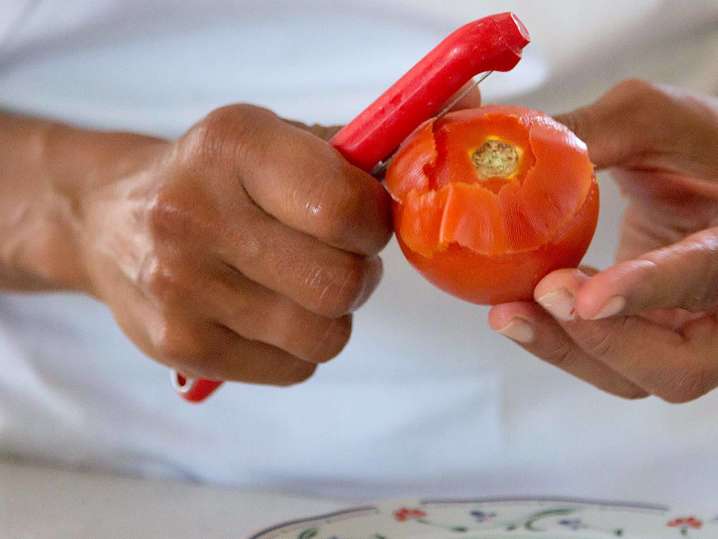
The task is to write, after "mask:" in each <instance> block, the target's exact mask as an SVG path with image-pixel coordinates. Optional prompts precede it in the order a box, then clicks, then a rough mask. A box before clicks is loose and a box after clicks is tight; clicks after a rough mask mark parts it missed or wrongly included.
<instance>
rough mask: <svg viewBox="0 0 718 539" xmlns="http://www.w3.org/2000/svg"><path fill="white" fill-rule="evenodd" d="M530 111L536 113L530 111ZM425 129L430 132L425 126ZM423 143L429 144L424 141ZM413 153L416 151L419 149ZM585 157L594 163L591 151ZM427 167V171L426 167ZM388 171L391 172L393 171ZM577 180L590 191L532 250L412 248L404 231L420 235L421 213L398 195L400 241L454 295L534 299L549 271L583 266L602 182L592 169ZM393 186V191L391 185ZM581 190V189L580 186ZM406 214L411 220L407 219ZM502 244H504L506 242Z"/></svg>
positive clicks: (482, 300) (484, 300)
mask: <svg viewBox="0 0 718 539" xmlns="http://www.w3.org/2000/svg"><path fill="white" fill-rule="evenodd" d="M510 111H511V113H512V114H514V113H515V109H510ZM531 114H537V113H535V112H534V111H531ZM422 127H423V129H424V131H426V127H425V126H422ZM422 144H423V145H424V146H426V143H425V142H424V141H422ZM556 149H557V150H558V151H561V146H560V144H559V145H558V146H556ZM584 151H585V149H584ZM412 153H413V154H414V155H416V152H412ZM398 157H400V158H401V154H398ZM550 157H551V159H550V163H551V165H552V166H555V163H558V162H560V156H556V155H552V156H550ZM585 159H586V161H587V162H589V161H588V156H587V153H586V155H585ZM589 163H590V162H589ZM399 165H400V166H399V167H397V169H396V170H399V171H405V170H411V167H410V166H407V163H400V164H399ZM462 166H463V165H462ZM422 168H423V170H424V171H426V168H425V167H422ZM576 170H577V171H578V170H579V169H576ZM580 170H581V173H580V174H579V175H585V174H586V170H587V169H585V168H581V169H580ZM444 172H446V171H444ZM389 174H391V170H390V172H389ZM564 175H565V172H564ZM388 179H389V180H391V181H392V182H393V185H394V186H396V185H398V184H399V182H400V183H401V184H402V185H407V183H406V182H407V181H408V182H413V185H421V183H422V182H421V181H420V180H419V179H417V178H414V177H407V178H397V177H396V175H394V176H393V177H391V178H388ZM577 181H581V182H588V183H587V184H586V187H587V189H588V192H587V194H586V195H585V197H584V198H583V199H582V200H581V201H580V202H581V204H580V205H579V206H578V208H577V210H576V211H575V213H574V214H573V215H570V216H569V217H570V218H569V219H567V220H566V221H565V222H563V223H562V224H561V225H560V228H559V229H558V230H556V231H555V232H554V233H552V235H551V237H550V238H548V239H547V241H544V242H539V244H538V245H536V246H535V247H533V248H521V249H518V248H517V249H514V250H512V249H506V250H505V251H504V252H497V251H496V250H494V251H485V252H477V250H474V249H471V248H469V247H466V246H464V245H460V244H458V243H449V244H448V245H444V246H443V247H441V248H438V249H436V250H435V251H434V252H428V251H427V250H426V248H425V247H424V248H422V249H416V248H414V249H412V248H411V247H410V245H409V243H408V242H407V241H406V240H407V238H411V239H410V243H411V244H412V245H416V244H417V243H416V238H413V237H411V236H406V234H402V231H407V232H410V233H412V234H417V229H416V226H415V219H417V213H412V212H411V211H407V212H405V211H404V210H405V204H404V203H402V200H399V199H397V197H396V196H395V197H394V206H393V209H394V224H395V230H396V231H397V234H396V235H397V240H398V242H399V245H400V247H401V249H402V251H403V253H404V256H405V257H406V258H407V260H408V261H409V262H410V263H411V264H412V265H413V266H414V267H415V268H416V269H417V270H418V271H419V272H420V273H421V274H422V275H423V276H424V277H425V278H426V279H427V280H429V281H430V282H431V283H433V284H434V285H436V286H437V287H439V288H440V289H442V290H444V291H446V292H448V293H450V294H453V295H455V296H457V297H459V298H462V299H464V300H466V301H470V302H472V303H478V304H497V303H505V302H510V301H522V300H531V299H532V298H533V290H534V288H535V286H536V285H537V284H538V282H539V281H540V280H541V279H542V278H543V277H544V276H545V275H546V274H548V273H550V272H551V271H553V270H556V269H560V268H565V267H575V266H576V265H578V263H579V262H580V261H581V258H583V255H584V254H585V252H586V250H587V248H588V245H589V244H590V241H591V239H592V237H593V234H594V231H595V228H596V223H597V219H598V210H599V192H598V184H597V182H596V179H595V176H594V175H593V171H592V169H591V171H590V176H589V177H588V178H585V177H582V178H578V179H577ZM424 183H426V182H424ZM389 190H390V191H392V189H391V188H390V189H389ZM576 192H579V191H578V189H576ZM436 193H437V194H438V193H440V191H438V190H437V191H436ZM403 195H404V200H405V201H409V200H410V197H409V196H408V195H407V193H403ZM443 198H444V199H445V198H446V197H445V196H444V197H443ZM436 213H437V210H433V214H434V215H432V216H429V217H427V218H424V217H423V216H422V219H424V220H425V219H429V220H430V221H431V220H434V221H435V220H436V219H437V217H435V215H436ZM444 216H445V215H444ZM406 218H408V219H410V220H411V221H410V222H405V221H404V222H403V220H404V219H406ZM419 232H421V231H419ZM404 236H406V237H404ZM424 238H425V239H426V240H427V241H430V242H434V243H436V240H435V238H434V235H433V234H425V235H424ZM420 245H423V244H420ZM502 246H504V247H505V245H503V244H502Z"/></svg>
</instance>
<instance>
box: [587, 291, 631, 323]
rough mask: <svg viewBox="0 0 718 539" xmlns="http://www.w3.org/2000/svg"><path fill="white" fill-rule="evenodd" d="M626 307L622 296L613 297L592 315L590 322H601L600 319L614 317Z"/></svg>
mask: <svg viewBox="0 0 718 539" xmlns="http://www.w3.org/2000/svg"><path fill="white" fill-rule="evenodd" d="M625 307H626V298H624V297H623V296H613V297H612V298H611V299H609V300H608V301H607V302H606V304H605V305H604V306H603V307H601V309H599V311H598V312H597V313H596V314H594V315H593V317H592V318H591V320H601V319H602V318H610V317H611V316H616V315H617V314H618V313H620V312H621V311H622V310H623V309H625Z"/></svg>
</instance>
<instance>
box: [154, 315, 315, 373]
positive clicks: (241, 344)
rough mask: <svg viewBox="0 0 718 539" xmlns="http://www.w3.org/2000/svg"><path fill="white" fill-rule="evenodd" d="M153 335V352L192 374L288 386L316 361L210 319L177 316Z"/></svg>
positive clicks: (161, 358) (310, 371) (165, 361)
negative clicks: (246, 335)
mask: <svg viewBox="0 0 718 539" xmlns="http://www.w3.org/2000/svg"><path fill="white" fill-rule="evenodd" d="M172 320H173V322H172V323H170V324H164V327H162V328H161V330H159V331H155V332H154V333H153V335H152V341H151V342H152V347H153V353H152V356H153V357H155V358H156V359H158V360H159V361H160V362H162V363H164V364H166V365H168V366H171V367H173V368H175V369H177V370H178V371H180V372H182V373H183V374H184V375H186V376H189V377H191V378H206V379H209V380H227V381H233V382H246V383H250V384H266V385H277V386H287V385H292V384H297V383H300V382H303V381H305V380H307V379H308V378H309V377H311V376H312V374H313V373H314V371H315V370H316V365H315V364H313V363H309V362H307V361H302V360H301V359H299V358H297V357H294V356H292V355H291V354H289V353H287V352H285V351H284V350H280V349H278V348H276V347H274V346H270V345H268V344H265V343H262V342H258V341H251V340H248V339H245V338H243V337H240V336H238V335H237V334H235V333H234V332H233V331H232V330H230V329H229V328H226V327H223V326H221V325H218V324H215V323H214V322H211V321H208V320H198V319H193V320H189V319H184V318H179V317H178V318H173V319H172Z"/></svg>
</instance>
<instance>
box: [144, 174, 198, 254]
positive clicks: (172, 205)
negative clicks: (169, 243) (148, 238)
mask: <svg viewBox="0 0 718 539" xmlns="http://www.w3.org/2000/svg"><path fill="white" fill-rule="evenodd" d="M190 211H191V210H190V208H187V207H186V203H185V202H184V197H182V196H179V194H178V193H177V192H175V189H174V188H172V187H170V186H165V187H163V188H160V189H159V190H158V192H157V193H156V194H155V195H154V196H153V198H152V200H151V201H150V203H149V206H148V207H147V210H146V220H147V225H148V227H149V231H150V234H151V235H152V237H153V238H154V239H155V240H157V241H165V240H169V239H174V238H178V237H186V235H187V234H188V233H190V232H191V231H192V229H193V226H192V221H193V220H192V218H191V215H190Z"/></svg>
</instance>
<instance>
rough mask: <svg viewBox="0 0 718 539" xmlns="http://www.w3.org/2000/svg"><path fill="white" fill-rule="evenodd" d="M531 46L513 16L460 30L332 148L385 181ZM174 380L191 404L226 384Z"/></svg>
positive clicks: (342, 133)
mask: <svg viewBox="0 0 718 539" xmlns="http://www.w3.org/2000/svg"><path fill="white" fill-rule="evenodd" d="M529 41H530V38H529V34H528V31H527V30H526V27H525V26H524V25H523V23H522V22H521V21H520V20H519V19H518V17H516V15H514V14H513V13H509V12H506V13H499V14H496V15H490V16H488V17H484V18H482V19H478V20H475V21H472V22H470V23H468V24H466V25H464V26H462V27H460V28H459V29H457V30H455V31H454V32H452V33H451V34H450V35H449V36H448V37H446V38H445V39H444V40H443V41H442V42H441V43H439V45H437V46H436V47H435V48H434V49H432V50H431V51H430V52H429V53H428V54H427V55H426V56H424V57H423V58H422V59H421V60H419V62H418V63H417V64H416V65H415V66H414V67H412V68H411V69H410V70H409V71H408V72H407V73H406V74H404V75H403V76H402V77H401V78H400V79H399V80H398V81H396V82H395V83H394V84H393V85H392V86H391V87H389V89H387V90H386V91H385V92H384V93H383V94H382V95H381V96H379V98H377V99H376V101H374V102H373V103H371V104H370V105H369V106H368V107H367V108H366V109H364V110H363V111H362V112H361V113H359V115H358V116H357V117H356V118H354V119H353V120H352V121H351V122H349V123H348V124H347V125H345V126H344V127H343V128H342V129H341V130H340V131H339V132H337V134H336V135H334V137H333V138H332V139H331V140H330V144H331V145H332V146H333V147H334V148H335V149H336V150H337V151H339V153H341V154H342V155H343V156H344V157H345V158H346V159H347V161H349V162H350V163H352V164H353V165H355V166H357V167H359V168H361V169H362V170H364V171H366V172H369V173H373V174H374V175H376V176H378V175H381V172H382V171H383V169H384V168H385V166H386V163H387V162H388V160H389V159H390V156H391V155H392V154H393V153H394V151H395V150H396V149H397V148H398V147H399V145H400V144H401V142H402V141H403V140H404V139H405V138H406V137H407V136H408V135H410V134H411V133H412V131H414V129H416V128H417V127H418V126H419V125H420V124H422V123H423V122H424V121H426V120H428V119H429V118H432V117H434V116H437V115H438V116H441V115H443V114H445V113H446V112H448V111H449V110H450V109H451V108H452V107H453V105H455V104H456V102H457V101H458V100H459V99H461V97H463V96H464V95H466V94H467V93H468V92H469V91H471V90H472V89H473V88H474V87H475V86H476V85H478V84H479V83H480V82H481V81H482V80H483V79H485V78H486V76H488V75H489V74H490V73H491V72H493V71H509V70H511V69H513V67H514V66H516V64H518V62H519V61H520V60H521V52H522V50H523V48H524V47H525V46H526V45H527V44H528V43H529ZM479 74H483V75H482V76H480V77H477V79H476V80H473V81H472V79H473V78H474V77H476V76H477V75H479ZM171 375H172V384H173V386H174V387H175V389H176V391H177V393H178V394H179V395H180V396H181V397H182V398H184V399H185V400H187V401H189V402H195V403H197V402H202V401H203V400H205V399H206V398H207V397H208V396H209V395H210V394H212V393H213V392H214V391H215V390H216V389H217V388H218V387H219V386H220V385H221V384H222V382H220V381H216V380H204V379H193V378H189V377H187V376H184V375H183V374H181V373H179V372H177V371H172V373H171Z"/></svg>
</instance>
